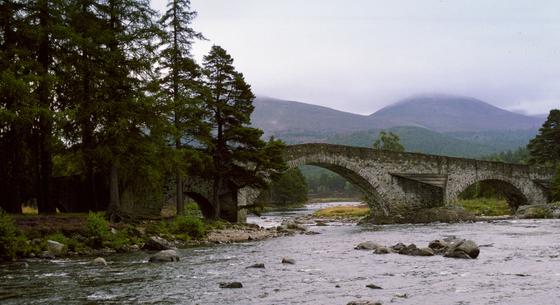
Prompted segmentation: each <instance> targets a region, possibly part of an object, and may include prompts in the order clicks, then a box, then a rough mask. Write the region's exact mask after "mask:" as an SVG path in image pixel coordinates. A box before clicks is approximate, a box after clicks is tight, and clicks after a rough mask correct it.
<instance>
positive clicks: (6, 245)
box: [0, 209, 18, 260]
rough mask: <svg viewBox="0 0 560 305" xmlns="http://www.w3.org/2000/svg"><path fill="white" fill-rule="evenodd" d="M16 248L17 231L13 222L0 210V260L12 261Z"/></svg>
mask: <svg viewBox="0 0 560 305" xmlns="http://www.w3.org/2000/svg"><path fill="white" fill-rule="evenodd" d="M17 247H18V231H17V228H16V226H15V224H14V221H13V220H12V218H11V217H10V215H8V214H7V213H6V212H4V210H2V209H0V259H8V260H11V259H14V258H15V257H16V250H17Z"/></svg>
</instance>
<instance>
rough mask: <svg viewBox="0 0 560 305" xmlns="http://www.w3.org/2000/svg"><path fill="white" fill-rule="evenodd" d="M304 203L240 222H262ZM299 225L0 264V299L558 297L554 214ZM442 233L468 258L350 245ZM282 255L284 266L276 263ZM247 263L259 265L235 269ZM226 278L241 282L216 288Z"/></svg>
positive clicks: (498, 300) (512, 300) (421, 239)
mask: <svg viewBox="0 0 560 305" xmlns="http://www.w3.org/2000/svg"><path fill="white" fill-rule="evenodd" d="M316 207H317V205H314V206H308V207H307V208H305V209H299V210H296V211H292V212H284V213H271V214H268V215H265V216H264V217H251V218H250V219H249V221H250V222H256V223H259V224H261V225H274V224H276V223H278V222H280V221H281V219H283V218H286V217H292V216H295V215H301V214H305V213H309V212H311V211H313V210H314V209H315V208H316ZM310 229H311V230H313V231H316V232H319V233H321V234H318V235H296V236H291V237H281V238H274V239H268V240H264V241H257V242H250V243H241V244H227V245H215V246H208V247H198V248H189V249H181V250H179V251H178V253H179V255H180V257H181V261H180V262H177V263H168V264H150V263H148V262H147V260H148V256H149V254H148V253H144V252H136V253H128V254H114V255H111V256H109V257H107V261H108V263H109V266H107V267H100V266H93V265H90V264H89V262H90V261H91V258H78V259H74V258H73V259H57V260H51V261H48V260H39V259H32V260H28V261H27V264H28V266H27V267H26V266H23V264H22V263H10V264H3V265H0V304H201V305H202V304H347V303H348V302H349V301H353V300H378V301H381V302H383V304H389V303H395V304H430V305H435V304H441V305H449V304H457V305H465V304H473V305H480V304H538V305H546V304H560V256H559V255H560V220H504V221H494V222H477V223H460V224H428V225H389V226H365V227H362V226H356V225H350V224H343V223H331V224H330V225H329V226H317V227H315V226H311V227H310ZM448 235H455V236H458V237H462V238H467V239H472V240H474V241H475V242H477V243H478V244H479V245H482V246H483V247H481V253H480V256H479V257H478V259H475V260H461V259H452V258H444V257H442V256H432V257H413V256H404V255H398V254H385V255H376V254H372V252H371V251H363V250H354V246H355V245H356V244H358V243H360V242H363V241H367V240H372V241H375V242H377V243H381V244H385V245H393V244H396V243H398V242H403V243H407V244H408V243H415V244H416V245H418V246H423V247H424V246H427V244H428V242H429V241H430V240H433V239H438V238H441V237H444V236H448ZM285 256H287V257H290V258H293V259H295V261H296V263H295V264H294V265H287V264H282V263H281V259H282V257H285ZM255 263H264V264H265V266H266V268H264V269H253V268H246V267H247V266H249V265H252V264H255ZM230 281H239V282H241V283H243V288H241V289H222V288H219V283H220V282H230ZM370 283H373V284H376V285H378V286H381V287H382V288H383V289H370V288H366V287H365V286H366V285H367V284H370Z"/></svg>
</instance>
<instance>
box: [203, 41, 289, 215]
mask: <svg viewBox="0 0 560 305" xmlns="http://www.w3.org/2000/svg"><path fill="white" fill-rule="evenodd" d="M204 69H205V79H206V86H207V88H208V90H209V93H208V95H207V97H206V104H205V107H206V109H207V111H208V113H209V117H208V122H209V123H210V125H211V127H212V133H211V134H210V137H208V138H205V139H202V140H201V142H203V143H204V145H205V147H206V152H207V153H208V154H209V155H211V156H212V166H211V168H210V172H211V176H212V180H213V188H212V195H213V196H212V203H213V205H214V217H219V216H220V196H219V195H220V193H221V191H222V187H223V186H227V188H228V190H229V191H233V192H235V191H236V190H238V189H240V188H242V187H245V186H255V187H264V186H266V184H267V178H270V177H271V176H274V175H277V174H278V173H279V172H281V171H282V170H283V169H284V168H285V164H284V162H283V161H282V147H283V144H282V143H281V142H279V141H276V140H274V139H271V140H270V141H269V142H268V143H266V142H264V141H263V140H261V136H262V131H261V130H259V129H256V128H252V127H250V126H249V125H250V120H251V119H250V116H251V113H252V112H253V109H254V107H253V99H254V95H253V93H252V92H251V87H250V86H249V84H247V83H246V82H245V79H244V77H243V75H242V74H241V73H239V72H237V71H236V70H235V68H234V67H233V59H232V57H231V56H230V55H229V54H227V52H226V51H225V50H224V49H223V48H221V47H219V46H213V47H212V49H211V50H210V53H209V54H208V55H207V56H205V57H204Z"/></svg>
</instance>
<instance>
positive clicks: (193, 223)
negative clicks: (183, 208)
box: [170, 216, 206, 239]
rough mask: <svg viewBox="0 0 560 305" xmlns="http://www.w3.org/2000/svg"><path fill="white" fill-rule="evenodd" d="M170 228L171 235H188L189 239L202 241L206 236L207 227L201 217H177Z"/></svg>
mask: <svg viewBox="0 0 560 305" xmlns="http://www.w3.org/2000/svg"><path fill="white" fill-rule="evenodd" d="M170 227H171V228H170V232H171V233H173V234H181V235H183V236H185V235H186V236H188V237H189V239H190V238H192V239H200V238H202V237H204V236H205V235H206V226H205V225H204V222H203V221H202V219H200V218H199V217H193V216H177V218H175V219H174V220H173V222H172V223H171V224H170Z"/></svg>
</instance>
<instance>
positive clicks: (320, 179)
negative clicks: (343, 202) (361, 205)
mask: <svg viewBox="0 0 560 305" xmlns="http://www.w3.org/2000/svg"><path fill="white" fill-rule="evenodd" d="M300 169H301V172H302V174H303V176H304V177H305V181H306V183H307V185H308V189H309V195H310V196H312V197H321V198H325V197H339V198H340V197H354V198H356V197H361V196H362V195H363V194H362V193H361V191H360V190H359V189H357V188H356V187H355V186H354V185H353V184H352V183H350V182H348V181H347V180H346V179H345V178H343V177H342V176H340V175H338V174H337V173H335V172H332V171H330V170H328V169H325V168H321V167H317V166H311V165H304V166H302V167H300Z"/></svg>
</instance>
